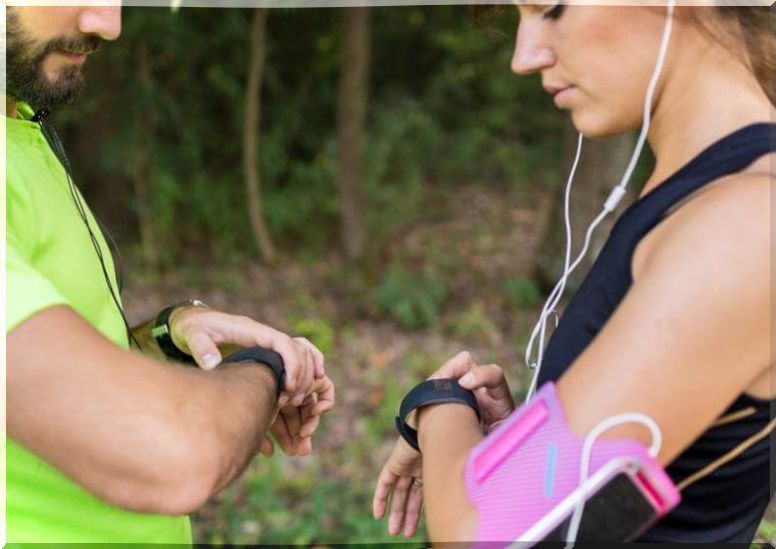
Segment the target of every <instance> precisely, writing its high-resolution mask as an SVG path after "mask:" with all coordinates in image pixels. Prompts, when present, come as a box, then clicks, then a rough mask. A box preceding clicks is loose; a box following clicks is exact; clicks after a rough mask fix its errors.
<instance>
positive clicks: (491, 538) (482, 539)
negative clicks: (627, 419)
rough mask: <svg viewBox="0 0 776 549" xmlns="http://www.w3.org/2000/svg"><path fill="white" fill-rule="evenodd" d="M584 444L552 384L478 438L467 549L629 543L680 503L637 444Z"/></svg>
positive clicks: (469, 482)
mask: <svg viewBox="0 0 776 549" xmlns="http://www.w3.org/2000/svg"><path fill="white" fill-rule="evenodd" d="M583 442H584V441H583V439H582V438H581V437H580V436H578V435H577V434H575V433H574V432H573V431H572V430H571V429H570V427H569V425H568V422H567V419H566V416H565V413H564V410H563V406H562V403H561V402H560V400H559V399H558V396H557V393H556V391H555V386H554V384H552V383H547V384H545V385H544V386H543V387H542V388H541V390H540V391H539V392H538V393H537V394H536V396H535V397H534V398H533V399H532V400H531V401H530V402H529V403H527V404H526V405H524V406H523V407H521V408H520V409H519V410H517V411H516V412H514V413H513V414H512V416H510V417H509V418H507V419H506V420H505V421H504V422H503V423H501V424H500V425H499V426H498V427H496V429H494V430H493V431H492V432H491V433H490V434H489V435H488V436H487V437H486V438H484V439H483V440H482V442H480V444H478V445H477V447H475V448H474V449H473V451H472V452H471V453H470V454H469V459H468V462H467V465H466V470H465V474H464V476H465V483H466V490H467V495H468V498H469V500H470V502H471V503H472V505H473V506H474V507H475V509H476V511H477V531H476V534H475V537H474V542H473V547H477V548H479V547H488V548H493V547H508V546H511V547H530V546H532V545H534V544H536V543H539V542H565V541H566V540H567V539H572V540H574V541H578V542H596V543H601V542H626V541H632V540H634V539H636V538H638V537H639V536H640V535H641V534H643V533H644V532H645V531H646V530H647V529H648V528H649V527H650V526H652V525H653V524H654V523H655V522H656V521H658V520H659V519H660V518H661V517H663V516H665V515H666V514H667V513H668V512H669V511H671V509H673V508H674V507H675V506H676V505H678V503H679V501H680V499H681V497H680V495H679V491H678V490H677V489H676V486H674V483H673V482H672V480H671V478H670V477H669V476H668V474H667V473H666V471H665V470H664V469H663V467H662V466H661V465H660V464H659V463H658V462H657V460H656V459H655V457H654V456H653V455H652V453H651V451H650V450H648V449H647V448H646V447H645V446H644V445H643V444H640V443H639V442H637V441H634V440H631V439H625V438H619V439H606V440H595V441H594V442H591V443H590V445H589V446H588V447H587V450H585V449H584V444H583ZM585 466H586V469H585V475H584V476H583V475H582V469H583V467H585ZM583 479H584V480H583ZM580 506H581V508H582V513H581V521H579V523H578V529H577V530H576V535H574V532H570V526H571V524H572V520H575V522H576V520H578V519H579V515H577V518H576V519H574V515H575V511H576V510H577V508H578V507H580ZM569 534H571V535H569Z"/></svg>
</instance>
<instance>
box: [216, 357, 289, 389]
mask: <svg viewBox="0 0 776 549" xmlns="http://www.w3.org/2000/svg"><path fill="white" fill-rule="evenodd" d="M238 362H255V363H256V364H261V365H263V366H266V367H267V368H269V369H270V371H271V372H272V374H273V375H274V376H275V382H276V386H277V391H276V393H275V399H276V400H277V397H279V396H280V393H281V392H282V391H283V388H284V387H285V381H286V367H285V365H284V364H283V357H282V356H280V354H278V353H276V352H275V351H270V350H269V349H264V348H262V347H249V348H248V349H243V350H241V351H237V352H236V353H233V354H231V355H229V356H228V357H226V358H225V359H224V360H223V362H221V364H220V365H219V367H222V366H223V365H225V364H236V363H238Z"/></svg>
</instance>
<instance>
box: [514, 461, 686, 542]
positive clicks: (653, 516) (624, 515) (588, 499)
mask: <svg viewBox="0 0 776 549" xmlns="http://www.w3.org/2000/svg"><path fill="white" fill-rule="evenodd" d="M580 500H584V511H583V513H582V521H581V523H580V526H579V531H578V533H577V538H576V541H578V542H623V541H626V542H627V541H632V540H634V539H635V538H637V537H638V536H639V535H640V534H642V533H643V532H645V531H646V530H647V529H648V528H649V527H650V526H651V525H652V524H654V523H655V522H656V521H657V520H658V519H659V518H660V517H662V516H663V515H664V514H665V513H666V510H667V507H668V506H669V505H670V504H671V501H672V490H668V492H667V493H666V492H665V490H664V486H663V485H662V479H655V478H654V477H653V476H651V475H650V470H649V465H646V466H645V464H643V463H641V462H639V461H638V460H636V459H632V458H615V459H612V460H611V461H609V462H608V463H607V464H606V465H604V466H603V467H601V468H600V469H599V470H598V471H597V472H596V473H595V474H594V475H592V476H591V477H590V478H589V479H588V480H587V482H586V483H585V484H584V485H583V486H582V487H580V488H578V489H577V490H575V491H574V492H572V493H571V494H569V495H568V496H567V497H566V498H565V499H564V500H563V501H561V502H560V503H559V504H558V505H557V506H556V507H555V508H553V509H552V510H551V511H550V512H549V513H547V514H546V515H545V516H544V517H543V518H541V519H540V520H539V521H538V522H536V524H534V525H533V526H532V527H531V528H529V529H528V530H527V531H526V532H525V533H524V534H523V535H522V536H521V538H523V539H525V540H532V541H530V542H520V541H518V542H516V543H515V544H514V545H513V546H514V547H524V546H529V545H532V544H533V543H536V542H564V541H566V536H567V533H568V528H569V525H570V522H571V517H572V515H573V514H574V511H575V509H576V506H577V505H578V504H579V502H580Z"/></svg>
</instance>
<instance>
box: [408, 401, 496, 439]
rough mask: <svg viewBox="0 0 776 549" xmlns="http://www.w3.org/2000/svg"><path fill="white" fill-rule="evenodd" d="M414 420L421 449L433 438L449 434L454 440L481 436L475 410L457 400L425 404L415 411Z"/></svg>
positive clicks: (440, 437) (446, 436)
mask: <svg viewBox="0 0 776 549" xmlns="http://www.w3.org/2000/svg"><path fill="white" fill-rule="evenodd" d="M415 421H416V422H417V430H418V443H419V445H420V447H421V449H424V448H426V447H427V444H433V443H434V441H435V440H445V439H446V438H448V437H451V436H452V437H454V438H453V440H456V441H460V440H461V439H462V438H463V439H468V438H472V439H473V440H474V439H479V438H481V437H482V432H481V430H480V423H479V420H478V419H477V414H476V413H475V411H474V410H473V409H472V408H471V407H469V406H467V405H465V404H460V403H457V402H452V403H445V404H434V405H431V406H425V407H423V408H421V409H419V410H417V411H416V417H415ZM467 451H468V450H467Z"/></svg>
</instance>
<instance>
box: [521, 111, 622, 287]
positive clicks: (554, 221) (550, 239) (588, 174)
mask: <svg viewBox="0 0 776 549" xmlns="http://www.w3.org/2000/svg"><path fill="white" fill-rule="evenodd" d="M577 136H578V133H577V132H576V130H575V129H574V127H573V125H571V123H569V124H568V126H567V129H566V132H565V135H564V150H565V154H564V157H565V161H564V163H563V165H564V166H567V167H568V168H567V170H566V171H565V172H564V174H563V184H562V185H559V186H558V189H557V192H555V193H554V198H553V205H552V208H551V210H550V214H549V219H548V222H547V224H546V225H545V230H544V235H543V236H542V237H541V238H540V239H539V242H540V244H539V247H538V248H537V251H536V255H535V264H536V269H537V274H538V277H539V280H540V282H541V284H542V285H543V286H544V287H545V288H552V287H553V286H554V285H555V283H556V282H557V281H558V279H559V278H560V277H561V276H562V275H563V263H564V258H565V252H566V229H565V224H564V219H563V200H564V193H565V183H566V179H565V178H566V176H567V175H568V172H569V171H570V169H571V165H572V163H573V161H574V154H575V152H576V146H577ZM634 146H635V140H634V136H633V135H631V134H629V135H625V136H621V137H614V138H609V139H595V140H590V139H585V142H584V144H583V145H582V159H581V161H580V163H579V167H578V169H577V174H576V177H575V179H574V184H573V187H572V193H571V215H570V216H571V234H572V237H573V241H572V242H573V247H572V252H571V261H572V262H573V260H574V258H575V257H576V256H577V255H578V254H579V252H580V251H581V250H582V245H583V243H584V238H585V234H586V232H587V228H588V226H589V225H590V223H592V222H593V220H594V219H595V218H596V217H597V216H598V214H599V213H600V212H601V210H602V208H603V205H604V202H605V201H606V199H607V197H608V196H609V193H610V192H611V190H612V189H613V188H614V187H615V186H616V185H617V184H618V183H619V182H620V178H621V177H622V174H623V173H624V172H625V168H626V166H627V164H628V161H629V160H630V157H631V154H632V152H633V147H634ZM629 194H630V196H629V197H627V198H625V199H624V200H623V202H622V204H621V205H620V207H619V208H618V209H617V211H615V212H613V213H611V214H609V216H608V217H607V218H606V219H605V220H604V221H603V222H602V223H601V224H600V225H599V226H598V228H597V229H596V231H595V233H594V234H593V238H592V240H591V242H590V248H589V249H588V253H587V256H586V257H585V259H584V260H583V261H582V262H581V263H580V264H579V266H578V267H577V268H576V270H575V271H574V275H573V276H572V277H571V279H570V281H569V284H568V286H567V290H566V295H569V294H570V293H572V292H574V291H576V289H577V288H578V287H579V284H580V283H581V281H582V279H583V278H584V276H585V274H586V273H587V272H588V271H589V270H590V267H591V266H592V264H593V262H594V261H595V258H596V257H597V256H598V253H599V252H600V251H601V248H602V247H603V245H604V243H605V242H606V240H607V238H608V237H609V232H610V231H611V229H612V226H613V225H614V222H615V221H616V219H617V217H619V215H620V214H621V213H622V210H623V208H624V207H626V206H627V204H629V203H630V202H631V201H632V199H633V198H634V197H635V191H634V187H633V185H631V186H630V193H629Z"/></svg>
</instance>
